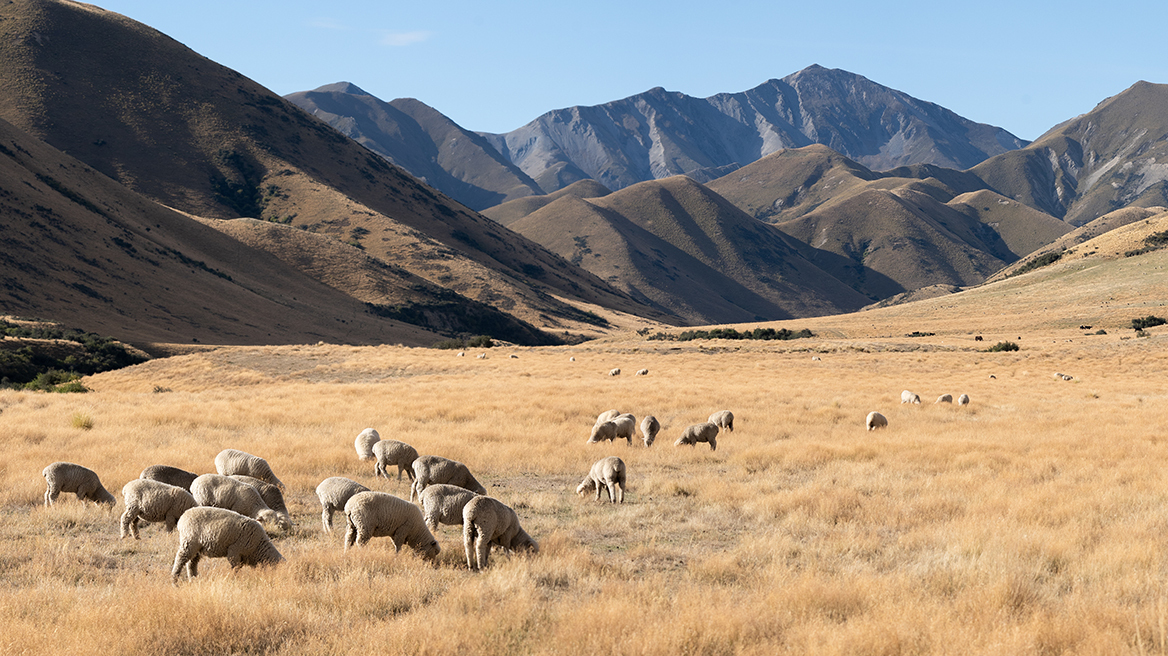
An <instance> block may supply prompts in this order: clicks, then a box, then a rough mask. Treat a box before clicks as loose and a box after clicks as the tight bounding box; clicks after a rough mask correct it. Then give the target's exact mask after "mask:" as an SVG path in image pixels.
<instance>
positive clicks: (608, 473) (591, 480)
mask: <svg viewBox="0 0 1168 656" xmlns="http://www.w3.org/2000/svg"><path fill="white" fill-rule="evenodd" d="M625 480H626V470H625V463H624V461H623V460H621V459H620V458H618V457H616V456H608V457H607V458H601V459H600V460H597V461H596V462H595V463H593V465H592V469H591V470H590V471H589V472H588V476H587V477H586V478H585V479H584V480H583V481H582V482H581V483H580V485H578V486H576V494H579V495H580V496H584V495H585V494H587V493H589V492H592V491H593V490H595V491H596V500H597V501H600V488H601V487H603V488H605V489H606V490H608V501H609V503H617V494H616V492H617V490H619V491H620V503H624V502H625Z"/></svg>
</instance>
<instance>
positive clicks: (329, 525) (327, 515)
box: [320, 506, 333, 533]
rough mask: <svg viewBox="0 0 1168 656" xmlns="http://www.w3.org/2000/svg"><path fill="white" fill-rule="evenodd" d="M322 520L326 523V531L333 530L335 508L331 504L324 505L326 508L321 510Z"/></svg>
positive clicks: (330, 531)
mask: <svg viewBox="0 0 1168 656" xmlns="http://www.w3.org/2000/svg"><path fill="white" fill-rule="evenodd" d="M320 521H321V523H322V524H323V525H324V532H325V533H332V532H333V509H332V508H331V507H329V506H324V510H322V511H321V512H320Z"/></svg>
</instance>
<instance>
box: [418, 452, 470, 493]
mask: <svg viewBox="0 0 1168 656" xmlns="http://www.w3.org/2000/svg"><path fill="white" fill-rule="evenodd" d="M435 483H446V484H448V485H457V486H458V487H461V488H465V489H467V490H470V491H471V492H474V493H475V494H486V493H487V488H485V487H483V486H482V484H481V483H479V482H478V481H477V480H475V477H474V475H473V474H471V473H470V469H469V468H467V466H466V465H464V464H462V463H461V462H458V461H457V460H450V459H449V458H443V457H442V456H420V457H418V459H417V460H415V461H414V484H413V485H412V486H410V501H413V500H414V497H415V495H417V496H418V497H420V496H421V495H422V491H423V490H425V489H426V488H427V487H429V486H430V485H433V484H435Z"/></svg>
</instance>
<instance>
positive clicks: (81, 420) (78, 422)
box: [69, 412, 93, 430]
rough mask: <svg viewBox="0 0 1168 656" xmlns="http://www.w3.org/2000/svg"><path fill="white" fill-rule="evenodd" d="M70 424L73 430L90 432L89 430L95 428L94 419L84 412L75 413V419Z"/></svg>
mask: <svg viewBox="0 0 1168 656" xmlns="http://www.w3.org/2000/svg"><path fill="white" fill-rule="evenodd" d="M69 423H71V424H72V425H73V428H80V429H81V430H89V429H91V428H93V417H90V416H89V415H87V414H85V413H84V412H74V413H73V418H72V419H71V420H70V422H69Z"/></svg>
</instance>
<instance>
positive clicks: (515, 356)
mask: <svg viewBox="0 0 1168 656" xmlns="http://www.w3.org/2000/svg"><path fill="white" fill-rule="evenodd" d="M507 357H509V358H511V359H512V360H518V359H519V356H518V355H515V354H514V353H512V354H511V355H508V356H507Z"/></svg>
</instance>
